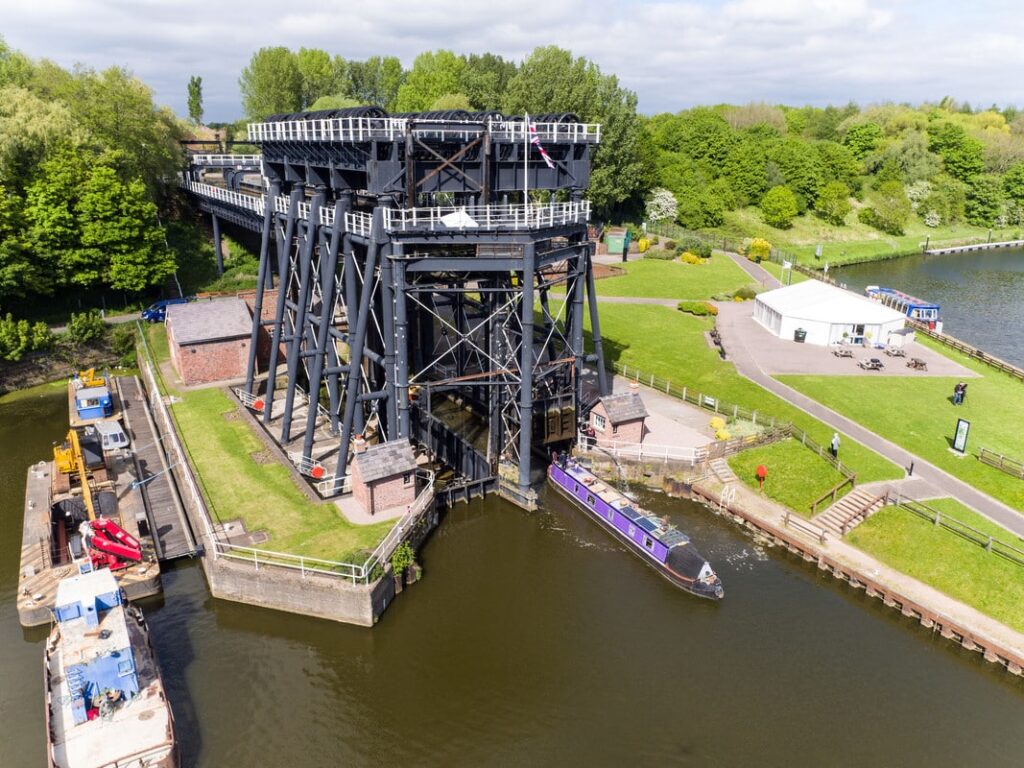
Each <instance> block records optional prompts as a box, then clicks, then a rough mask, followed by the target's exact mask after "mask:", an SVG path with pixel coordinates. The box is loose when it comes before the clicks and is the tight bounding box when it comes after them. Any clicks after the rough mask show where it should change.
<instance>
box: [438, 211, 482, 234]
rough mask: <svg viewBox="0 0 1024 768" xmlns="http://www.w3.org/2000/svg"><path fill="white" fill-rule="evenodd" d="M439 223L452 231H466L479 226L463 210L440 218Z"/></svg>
mask: <svg viewBox="0 0 1024 768" xmlns="http://www.w3.org/2000/svg"><path fill="white" fill-rule="evenodd" d="M441 223H442V224H444V225H445V226H446V227H452V228H453V229H467V228H471V227H479V226H480V225H479V224H477V223H476V220H475V219H474V218H473V217H472V216H470V215H469V214H468V213H466V209H465V208H459V210H457V211H455V212H454V213H449V214H447V215H445V216H442V217H441Z"/></svg>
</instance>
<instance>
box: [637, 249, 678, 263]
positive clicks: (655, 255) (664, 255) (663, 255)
mask: <svg viewBox="0 0 1024 768" xmlns="http://www.w3.org/2000/svg"><path fill="white" fill-rule="evenodd" d="M675 257H676V254H675V251H647V253H645V254H644V258H645V259H654V260H656V261H672V260H673V259H675Z"/></svg>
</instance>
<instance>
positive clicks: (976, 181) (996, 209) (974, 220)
mask: <svg viewBox="0 0 1024 768" xmlns="http://www.w3.org/2000/svg"><path fill="white" fill-rule="evenodd" d="M1002 212H1003V182H1002V180H1001V179H1000V178H999V177H998V176H975V177H974V178H973V179H971V181H970V183H969V184H968V185H967V207H966V216H967V221H968V222H969V223H971V224H974V225H975V226H978V227H991V226H993V225H994V224H995V223H996V219H997V218H998V217H999V215H1000V214H1001V213H1002Z"/></svg>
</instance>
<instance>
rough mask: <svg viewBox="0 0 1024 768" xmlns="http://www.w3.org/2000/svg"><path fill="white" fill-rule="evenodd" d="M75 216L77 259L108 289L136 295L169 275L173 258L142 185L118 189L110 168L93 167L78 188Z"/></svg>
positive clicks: (120, 184)
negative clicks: (78, 241) (90, 266)
mask: <svg viewBox="0 0 1024 768" xmlns="http://www.w3.org/2000/svg"><path fill="white" fill-rule="evenodd" d="M75 213H76V214H77V217H78V224H79V228H80V231H81V255H82V259H83V261H85V262H87V263H90V264H94V265H98V266H99V269H100V278H101V280H102V282H103V283H105V284H107V285H109V286H110V287H111V288H115V289H118V290H124V291H132V292H137V291H141V290H144V289H145V288H148V287H150V286H151V285H158V284H159V283H161V282H163V281H164V280H166V279H167V278H168V277H170V275H171V274H173V272H174V268H175V260H174V254H173V253H171V252H170V251H169V250H168V249H167V247H166V246H165V245H164V237H163V233H162V232H161V230H160V227H159V225H158V223H157V219H156V206H155V205H154V204H153V203H152V202H151V201H150V200H149V199H148V198H147V196H146V190H145V187H144V186H143V184H142V182H141V181H138V180H136V181H133V182H130V183H128V184H123V183H122V182H121V180H120V179H118V177H117V174H116V173H115V172H114V169H112V168H109V167H106V166H102V165H100V166H96V167H95V168H94V169H93V171H92V173H91V174H90V175H89V177H88V179H86V181H85V182H84V183H83V184H82V189H81V194H80V199H79V201H78V204H77V205H76V206H75Z"/></svg>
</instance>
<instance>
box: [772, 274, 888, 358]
mask: <svg viewBox="0 0 1024 768" xmlns="http://www.w3.org/2000/svg"><path fill="white" fill-rule="evenodd" d="M754 319H755V320H756V321H757V322H758V323H760V324H761V325H763V326H764V327H765V328H767V329H768V330H769V331H771V332H772V333H773V334H775V335H776V336H778V337H779V338H781V339H792V338H794V335H795V333H796V332H797V331H798V330H803V331H805V332H806V333H807V337H806V342H807V343H808V344H820V345H828V344H839V343H842V342H847V343H851V344H859V343H861V342H864V341H866V342H868V343H869V344H888V343H889V335H890V334H893V333H896V332H897V331H899V330H900V329H901V328H903V325H904V321H905V320H906V319H907V318H906V316H905V315H903V314H901V313H900V312H897V311H896V310H894V309H890V308H889V307H886V306H883V305H882V304H879V303H878V302H876V301H872V300H871V299H869V298H867V297H866V296H858V295H857V294H855V293H852V292H850V291H847V290H844V289H842V288H836V287H835V286H833V285H828V284H827V283H823V282H821V281H820V280H806V281H804V282H802V283H796V284H795V285H788V286H786V287H784V288H776V289H775V290H774V291H766V292H765V293H762V294H759V295H758V296H757V299H756V300H755V303H754Z"/></svg>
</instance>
